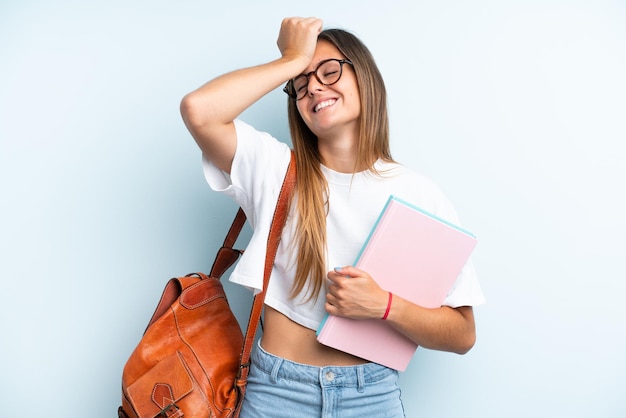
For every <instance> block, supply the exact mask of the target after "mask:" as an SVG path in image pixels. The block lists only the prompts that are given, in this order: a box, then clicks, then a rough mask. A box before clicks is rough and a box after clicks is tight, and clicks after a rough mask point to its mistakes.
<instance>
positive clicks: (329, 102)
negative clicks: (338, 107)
mask: <svg viewBox="0 0 626 418" xmlns="http://www.w3.org/2000/svg"><path fill="white" fill-rule="evenodd" d="M336 101H337V100H335V99H331V100H325V101H323V102H322V103H319V104H318V105H317V106H315V110H314V111H315V112H319V111H320V110H322V109H324V108H325V107H328V106H332V105H334V104H335V102H336Z"/></svg>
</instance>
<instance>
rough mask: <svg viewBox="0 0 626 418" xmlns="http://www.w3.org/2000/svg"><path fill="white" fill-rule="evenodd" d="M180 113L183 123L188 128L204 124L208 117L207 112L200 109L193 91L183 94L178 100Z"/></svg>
mask: <svg viewBox="0 0 626 418" xmlns="http://www.w3.org/2000/svg"><path fill="white" fill-rule="evenodd" d="M180 115H181V116H182V118H183V121H184V122H185V125H186V126H187V127H188V128H190V129H192V128H197V127H200V126H202V125H204V124H205V123H206V122H207V119H208V117H207V116H208V112H206V110H205V111H203V110H202V106H201V105H200V103H199V100H198V99H197V98H196V97H195V96H194V93H193V92H192V93H189V94H187V95H185V97H183V98H182V100H181V101H180Z"/></svg>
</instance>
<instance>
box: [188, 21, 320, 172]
mask: <svg viewBox="0 0 626 418" xmlns="http://www.w3.org/2000/svg"><path fill="white" fill-rule="evenodd" d="M321 30H322V21H321V20H319V19H316V18H306V19H303V18H287V19H284V20H283V22H282V25H281V29H280V34H279V37H278V42H277V43H278V47H279V49H280V51H281V55H282V56H281V58H279V59H277V60H274V61H271V62H269V63H266V64H262V65H258V66H255V67H251V68H245V69H241V70H237V71H233V72H231V73H228V74H225V75H222V76H220V77H217V78H215V79H214V80H211V81H209V82H208V83H206V84H205V85H203V86H202V87H200V88H199V89H197V90H195V91H193V92H191V93H189V94H187V95H186V96H185V97H184V98H183V99H182V101H181V105H180V110H181V115H182V117H183V121H184V122H185V125H186V126H187V129H188V130H189V132H190V133H191V135H192V136H193V138H194V139H195V140H196V142H197V143H198V146H199V147H200V149H201V150H202V152H203V154H204V156H205V157H206V158H207V159H209V160H210V161H212V162H213V163H214V164H215V165H216V166H217V167H219V168H220V169H222V170H224V171H226V172H230V167H231V164H232V160H233V157H234V155H235V149H236V146H237V138H236V134H235V127H234V124H233V121H234V120H235V118H237V117H238V116H239V115H240V114H241V113H242V112H243V111H244V110H245V109H247V108H248V107H250V106H251V105H252V104H253V103H255V102H256V101H257V100H259V99H260V98H261V97H263V96H264V95H266V94H267V93H269V92H270V91H272V90H274V89H275V88H276V87H278V86H280V85H281V84H282V83H284V82H286V81H287V80H289V79H290V78H293V77H295V76H296V75H298V74H300V72H302V71H303V70H304V69H305V68H306V67H307V66H308V65H309V64H310V62H311V59H312V57H313V54H314V52H315V47H316V45H317V36H318V35H319V33H320V31H321Z"/></svg>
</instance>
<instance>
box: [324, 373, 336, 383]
mask: <svg viewBox="0 0 626 418" xmlns="http://www.w3.org/2000/svg"><path fill="white" fill-rule="evenodd" d="M325 377H326V380H328V381H329V382H332V381H333V380H335V373H333V372H326V375H325Z"/></svg>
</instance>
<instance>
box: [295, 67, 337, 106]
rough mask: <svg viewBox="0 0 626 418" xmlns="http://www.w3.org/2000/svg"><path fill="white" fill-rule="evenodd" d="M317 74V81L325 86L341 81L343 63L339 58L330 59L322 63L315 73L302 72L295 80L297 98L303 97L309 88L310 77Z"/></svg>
mask: <svg viewBox="0 0 626 418" xmlns="http://www.w3.org/2000/svg"><path fill="white" fill-rule="evenodd" d="M311 75H315V78H317V81H319V82H320V83H321V84H323V85H325V86H329V85H331V84H334V83H336V82H337V81H339V78H340V77H341V63H340V62H339V61H338V60H329V61H326V62H323V63H321V64H320V66H319V67H317V69H316V70H315V72H314V73H313V74H301V75H299V76H298V77H296V78H295V79H294V80H293V88H294V90H295V93H296V98H297V99H301V98H303V97H304V96H305V95H306V93H307V89H308V85H309V77H310V76H311Z"/></svg>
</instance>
